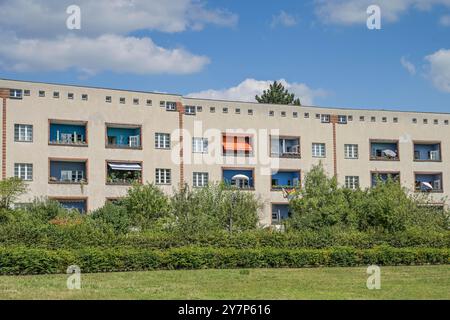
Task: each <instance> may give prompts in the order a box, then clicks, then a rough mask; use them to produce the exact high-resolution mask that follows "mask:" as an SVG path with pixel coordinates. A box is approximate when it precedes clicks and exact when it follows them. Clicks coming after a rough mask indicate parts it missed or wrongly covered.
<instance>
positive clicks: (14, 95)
mask: <svg viewBox="0 0 450 320" xmlns="http://www.w3.org/2000/svg"><path fill="white" fill-rule="evenodd" d="M22 93H23V92H22V90H21V89H11V90H9V97H10V98H11V99H22Z"/></svg>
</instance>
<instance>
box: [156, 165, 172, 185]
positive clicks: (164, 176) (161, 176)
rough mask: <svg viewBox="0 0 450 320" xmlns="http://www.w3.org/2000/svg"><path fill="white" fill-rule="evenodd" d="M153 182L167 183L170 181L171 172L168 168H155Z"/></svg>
mask: <svg viewBox="0 0 450 320" xmlns="http://www.w3.org/2000/svg"><path fill="white" fill-rule="evenodd" d="M155 183H156V184H165V185H169V184H171V183H172V172H171V170H170V169H160V168H157V169H155Z"/></svg>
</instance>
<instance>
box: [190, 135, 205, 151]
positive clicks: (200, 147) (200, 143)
mask: <svg viewBox="0 0 450 320" xmlns="http://www.w3.org/2000/svg"><path fill="white" fill-rule="evenodd" d="M192 152H193V153H207V152H208V139H206V138H192Z"/></svg>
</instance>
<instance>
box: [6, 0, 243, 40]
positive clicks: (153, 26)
mask: <svg viewBox="0 0 450 320" xmlns="http://www.w3.org/2000/svg"><path fill="white" fill-rule="evenodd" d="M72 4H76V5H78V6H79V7H80V8H81V30H79V31H76V34H77V35H83V36H86V35H89V36H99V35H102V34H112V33H114V34H120V35H126V34H128V33H130V32H132V31H136V30H158V31H163V32H182V31H185V30H188V29H195V30H199V29H202V28H203V27H204V26H205V25H206V24H215V25H219V26H234V25H236V23H237V20H238V17H237V15H235V14H233V13H230V12H229V11H227V10H221V9H207V8H206V5H205V2H204V1H199V0H170V1H167V0H152V1H148V0H96V1H91V0H78V1H76V2H74V1H73V0H14V1H0V12H1V13H2V18H1V19H0V30H3V31H13V32H15V33H16V34H17V35H18V36H21V37H40V38H49V37H52V36H56V35H65V34H68V32H69V31H68V30H67V29H66V19H67V17H68V14H67V13H66V9H67V7H68V6H69V5H72ZM71 33H72V34H73V33H74V32H73V31H72V32H71Z"/></svg>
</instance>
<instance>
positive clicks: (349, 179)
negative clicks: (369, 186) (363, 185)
mask: <svg viewBox="0 0 450 320" xmlns="http://www.w3.org/2000/svg"><path fill="white" fill-rule="evenodd" d="M345 187H346V188H348V189H351V190H356V189H358V188H359V176H345Z"/></svg>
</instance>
